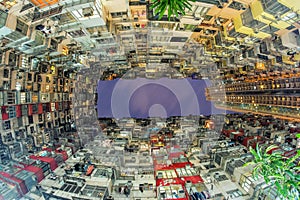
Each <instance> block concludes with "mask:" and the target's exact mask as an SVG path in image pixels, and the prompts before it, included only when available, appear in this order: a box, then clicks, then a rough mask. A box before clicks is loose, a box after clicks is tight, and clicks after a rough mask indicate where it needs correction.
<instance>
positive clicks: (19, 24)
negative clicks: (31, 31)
mask: <svg viewBox="0 0 300 200" xmlns="http://www.w3.org/2000/svg"><path fill="white" fill-rule="evenodd" d="M27 30H28V25H27V24H25V23H24V22H22V21H20V20H17V26H16V31H18V32H20V33H22V34H24V35H27Z"/></svg>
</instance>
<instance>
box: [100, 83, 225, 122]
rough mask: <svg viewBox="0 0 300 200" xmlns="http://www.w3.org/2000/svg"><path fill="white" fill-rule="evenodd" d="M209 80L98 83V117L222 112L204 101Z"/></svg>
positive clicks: (142, 116) (136, 116) (143, 116)
mask: <svg viewBox="0 0 300 200" xmlns="http://www.w3.org/2000/svg"><path fill="white" fill-rule="evenodd" d="M209 84H210V82H209V81H208V80H193V79H190V78H187V79H169V78H161V79H154V80H153V79H145V78H137V79H115V80H112V81H99V82H98V88H97V91H98V101H97V104H98V105H97V109H98V117H99V118H100V117H109V118H123V117H133V118H147V117H169V116H187V115H210V114H221V113H225V112H224V111H223V110H220V109H216V108H215V107H214V105H213V104H212V103H211V102H209V101H206V98H205V88H206V87H207V86H208V85H209Z"/></svg>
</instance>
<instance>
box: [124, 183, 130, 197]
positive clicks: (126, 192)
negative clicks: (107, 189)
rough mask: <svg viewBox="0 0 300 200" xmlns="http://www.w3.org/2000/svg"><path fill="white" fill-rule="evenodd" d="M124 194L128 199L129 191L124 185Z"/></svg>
mask: <svg viewBox="0 0 300 200" xmlns="http://www.w3.org/2000/svg"><path fill="white" fill-rule="evenodd" d="M124 194H125V195H126V197H128V196H129V194H130V191H129V188H128V186H127V185H126V186H125V188H124Z"/></svg>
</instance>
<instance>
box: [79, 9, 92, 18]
mask: <svg viewBox="0 0 300 200" xmlns="http://www.w3.org/2000/svg"><path fill="white" fill-rule="evenodd" d="M82 15H83V16H84V17H91V16H93V15H94V9H93V8H92V7H89V8H83V9H82Z"/></svg>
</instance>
